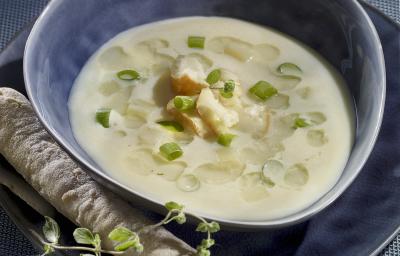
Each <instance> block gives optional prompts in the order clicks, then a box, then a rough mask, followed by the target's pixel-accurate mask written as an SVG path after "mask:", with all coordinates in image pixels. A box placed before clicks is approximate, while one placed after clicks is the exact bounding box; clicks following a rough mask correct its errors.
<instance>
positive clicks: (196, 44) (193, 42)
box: [187, 36, 206, 49]
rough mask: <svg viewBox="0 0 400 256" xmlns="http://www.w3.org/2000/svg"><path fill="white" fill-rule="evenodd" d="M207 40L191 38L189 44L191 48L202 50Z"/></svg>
mask: <svg viewBox="0 0 400 256" xmlns="http://www.w3.org/2000/svg"><path fill="white" fill-rule="evenodd" d="M205 40H206V38H205V37H204V36H189V37H188V41H187V44H188V46H189V48H200V49H204V41H205Z"/></svg>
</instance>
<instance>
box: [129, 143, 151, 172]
mask: <svg viewBox="0 0 400 256" xmlns="http://www.w3.org/2000/svg"><path fill="white" fill-rule="evenodd" d="M123 163H124V164H125V166H126V169H127V170H134V171H135V172H137V173H138V174H140V175H149V174H151V172H152V170H155V169H156V168H157V167H158V164H157V162H156V160H155V159H154V156H153V153H152V151H151V149H149V148H141V149H136V150H134V151H133V152H132V153H131V154H130V155H129V156H128V157H127V158H126V159H124V162H123ZM133 167H134V168H133Z"/></svg>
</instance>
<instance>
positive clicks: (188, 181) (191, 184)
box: [176, 174, 200, 192]
mask: <svg viewBox="0 0 400 256" xmlns="http://www.w3.org/2000/svg"><path fill="white" fill-rule="evenodd" d="M176 186H177V187H178V188H179V189H180V190H182V191H185V192H193V191H196V190H198V189H199V188H200V180H199V179H198V178H197V177H196V176H195V175H193V174H185V175H182V176H180V177H179V178H178V180H177V181H176Z"/></svg>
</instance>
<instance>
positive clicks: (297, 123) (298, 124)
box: [294, 117, 311, 128]
mask: <svg viewBox="0 0 400 256" xmlns="http://www.w3.org/2000/svg"><path fill="white" fill-rule="evenodd" d="M310 125H311V124H310V123H309V122H308V121H307V120H306V119H304V118H301V117H298V118H296V119H295V120H294V128H305V127H308V126H310Z"/></svg>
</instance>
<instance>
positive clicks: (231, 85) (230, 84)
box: [224, 80, 235, 92]
mask: <svg viewBox="0 0 400 256" xmlns="http://www.w3.org/2000/svg"><path fill="white" fill-rule="evenodd" d="M234 90H235V81H233V80H228V81H226V82H225V84H224V91H225V92H233V91H234Z"/></svg>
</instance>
